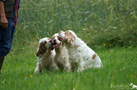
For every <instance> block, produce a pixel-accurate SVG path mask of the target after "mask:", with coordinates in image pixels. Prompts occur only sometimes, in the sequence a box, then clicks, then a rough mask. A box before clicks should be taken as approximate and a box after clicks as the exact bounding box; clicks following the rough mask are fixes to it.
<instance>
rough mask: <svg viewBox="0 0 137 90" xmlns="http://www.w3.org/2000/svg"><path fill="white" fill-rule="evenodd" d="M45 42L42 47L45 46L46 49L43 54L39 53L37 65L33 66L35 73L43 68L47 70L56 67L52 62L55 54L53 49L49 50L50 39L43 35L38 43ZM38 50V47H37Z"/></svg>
mask: <svg viewBox="0 0 137 90" xmlns="http://www.w3.org/2000/svg"><path fill="white" fill-rule="evenodd" d="M45 41H46V42H47V43H46V44H45V46H44V47H46V51H45V53H44V54H40V55H39V56H37V60H38V61H37V67H36V68H35V74H38V73H40V72H41V71H42V70H43V69H44V68H46V69H47V70H49V71H52V70H56V69H58V67H57V65H56V64H55V62H54V57H55V55H56V53H55V50H51V48H50V46H51V43H50V42H49V41H50V39H49V38H47V37H45V38H42V39H40V41H39V45H40V43H42V42H45ZM38 50H39V47H38Z"/></svg>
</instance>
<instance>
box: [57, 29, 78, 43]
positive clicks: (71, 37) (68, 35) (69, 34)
mask: <svg viewBox="0 0 137 90" xmlns="http://www.w3.org/2000/svg"><path fill="white" fill-rule="evenodd" d="M58 34H59V36H60V37H61V38H62V39H63V40H66V41H67V42H68V43H70V44H72V43H73V42H75V38H76V37H77V36H76V34H75V33H74V32H73V31H72V30H67V31H66V32H63V31H59V32H58Z"/></svg>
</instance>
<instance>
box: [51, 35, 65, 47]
mask: <svg viewBox="0 0 137 90" xmlns="http://www.w3.org/2000/svg"><path fill="white" fill-rule="evenodd" d="M51 41H52V48H56V47H59V46H60V45H61V44H62V41H63V39H62V38H61V37H59V35H58V33H56V34H54V35H53V36H52V40H51Z"/></svg>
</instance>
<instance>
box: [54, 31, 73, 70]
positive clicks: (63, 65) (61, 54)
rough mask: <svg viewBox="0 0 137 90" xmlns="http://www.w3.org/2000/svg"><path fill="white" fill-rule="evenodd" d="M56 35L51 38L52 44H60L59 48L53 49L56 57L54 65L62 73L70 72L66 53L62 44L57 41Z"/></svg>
mask: <svg viewBox="0 0 137 90" xmlns="http://www.w3.org/2000/svg"><path fill="white" fill-rule="evenodd" d="M58 36H59V35H58V34H54V35H53V37H52V41H53V42H54V43H57V44H60V46H59V47H56V48H55V51H56V56H55V63H56V64H57V66H58V67H59V69H61V70H62V71H71V65H70V63H69V56H68V51H67V49H66V47H65V45H64V44H62V42H61V41H60V40H59V39H58Z"/></svg>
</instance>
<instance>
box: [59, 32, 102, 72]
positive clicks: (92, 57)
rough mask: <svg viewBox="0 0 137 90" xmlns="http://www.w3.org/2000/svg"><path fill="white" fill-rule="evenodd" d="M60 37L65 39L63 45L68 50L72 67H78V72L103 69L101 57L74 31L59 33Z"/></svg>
mask: <svg viewBox="0 0 137 90" xmlns="http://www.w3.org/2000/svg"><path fill="white" fill-rule="evenodd" d="M58 34H59V37H61V38H62V39H63V43H65V46H66V48H67V50H68V54H69V60H70V63H71V67H72V68H73V69H75V68H76V67H78V70H77V71H78V72H79V71H83V70H86V69H88V68H99V67H103V65H102V62H101V59H100V58H99V56H98V55H97V54H96V53H95V52H94V51H93V50H92V49H90V48H89V47H88V46H87V45H86V43H84V42H83V41H82V40H81V39H80V38H79V37H78V36H77V35H76V34H75V33H74V32H73V31H71V30H68V31H66V32H63V31H59V32H58Z"/></svg>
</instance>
